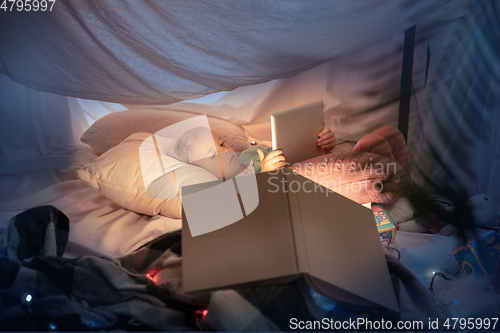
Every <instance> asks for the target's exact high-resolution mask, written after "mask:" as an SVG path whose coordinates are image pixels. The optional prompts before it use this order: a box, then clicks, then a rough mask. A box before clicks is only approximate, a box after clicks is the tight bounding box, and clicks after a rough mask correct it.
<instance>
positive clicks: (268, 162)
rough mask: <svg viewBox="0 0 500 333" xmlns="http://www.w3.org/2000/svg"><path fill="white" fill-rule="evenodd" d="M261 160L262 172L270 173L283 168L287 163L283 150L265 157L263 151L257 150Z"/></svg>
mask: <svg viewBox="0 0 500 333" xmlns="http://www.w3.org/2000/svg"><path fill="white" fill-rule="evenodd" d="M257 153H258V154H259V158H260V172H268V171H273V170H276V169H279V168H281V167H282V166H283V165H284V164H285V163H286V160H285V156H283V152H282V151H281V149H276V150H273V151H272V152H270V153H269V154H267V156H264V153H263V152H262V150H261V149H257Z"/></svg>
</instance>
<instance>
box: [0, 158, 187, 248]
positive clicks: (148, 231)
mask: <svg viewBox="0 0 500 333" xmlns="http://www.w3.org/2000/svg"><path fill="white" fill-rule="evenodd" d="M96 156H97V155H96V154H95V153H94V154H92V153H88V151H86V149H82V150H81V151H79V152H77V153H75V154H74V159H73V163H72V165H70V166H69V167H68V168H67V169H66V170H64V173H65V174H66V175H65V177H63V178H65V179H68V178H69V180H65V181H62V182H59V183H55V184H53V185H51V186H48V187H46V188H44V189H42V190H40V191H36V192H35V193H33V194H31V195H29V196H24V197H21V198H16V199H14V200H12V201H4V202H0V235H1V234H3V232H4V231H5V229H6V228H7V226H8V224H9V220H10V218H11V217H12V216H15V215H16V214H18V213H21V212H23V211H24V210H26V209H29V208H31V207H36V206H40V205H53V206H55V207H57V208H58V209H59V210H61V211H62V212H63V213H64V214H65V215H66V216H67V217H68V218H69V220H70V236H69V244H68V247H67V250H66V253H65V256H71V257H72V256H82V255H99V256H113V257H118V256H122V255H125V254H127V253H130V252H132V251H134V250H135V249H137V248H138V247H140V246H141V245H143V244H145V243H147V242H149V241H150V240H153V239H154V238H156V237H158V236H160V235H162V234H164V233H167V232H170V231H173V230H177V229H179V228H180V227H181V225H182V224H181V220H180V219H170V218H167V217H164V216H147V215H142V214H137V213H134V212H132V211H129V210H127V209H124V208H121V207H120V206H118V205H116V204H114V203H113V202H112V201H110V200H109V199H107V198H105V197H103V196H102V195H101V194H99V193H97V192H95V191H94V190H92V189H90V188H89V187H87V186H86V185H85V184H84V183H83V182H82V181H81V180H79V179H76V177H75V176H74V170H76V169H77V168H78V167H80V166H82V165H84V164H86V163H89V162H90V161H92V160H93V159H94V158H95V157H96ZM71 175H73V176H71ZM11 178H13V179H17V182H18V183H25V184H29V183H33V182H36V181H37V173H36V172H33V173H19V174H17V175H16V174H12V175H11Z"/></svg>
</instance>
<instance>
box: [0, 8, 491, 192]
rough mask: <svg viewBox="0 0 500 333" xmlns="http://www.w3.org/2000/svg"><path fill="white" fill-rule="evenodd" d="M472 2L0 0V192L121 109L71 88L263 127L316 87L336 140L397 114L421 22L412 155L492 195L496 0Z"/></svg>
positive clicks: (264, 130)
mask: <svg viewBox="0 0 500 333" xmlns="http://www.w3.org/2000/svg"><path fill="white" fill-rule="evenodd" d="M464 4H465V5H464ZM472 4H474V2H473V1H468V0H464V1H445V0H438V1H435V0H432V1H431V0H424V1H418V2H416V1H413V0H400V1H382V0H371V1H363V2H354V1H347V0H346V1H314V2H312V1H273V2H269V1H251V2H241V3H240V2H238V3H237V4H236V3H234V2H218V1H198V2H196V3H195V5H193V4H192V3H190V2H182V1H168V2H163V1H148V2H143V1H122V0H114V1H62V0H58V1H57V2H56V4H55V5H54V10H53V11H52V12H40V11H39V12H29V13H26V12H15V11H14V12H3V11H0V72H2V73H4V74H6V75H0V85H1V88H0V107H1V117H2V118H1V122H0V180H1V181H2V185H3V186H2V191H0V192H1V193H0V198H1V199H2V200H7V199H10V198H13V197H21V196H22V195H23V193H24V194H26V193H29V192H30V191H35V190H37V189H41V188H43V187H45V186H48V185H49V184H53V183H55V182H58V181H64V180H66V179H72V177H73V174H72V172H71V170H74V168H76V166H77V163H76V162H75V161H77V160H78V158H76V157H75V154H77V153H78V152H81V149H82V147H83V146H82V145H81V144H80V143H79V138H80V136H81V134H82V133H83V131H84V130H85V129H86V128H88V126H89V124H90V123H91V122H92V121H93V120H95V119H98V118H99V117H101V116H103V115H105V114H107V113H109V112H113V111H116V110H120V109H122V108H121V106H119V105H113V104H106V103H101V102H96V101H88V100H85V101H84V100H81V99H75V98H70V97H71V96H73V97H78V98H91V99H96V100H101V101H113V102H120V103H128V104H127V107H128V108H142V107H143V106H140V105H138V104H148V105H150V106H149V107H152V108H157V109H167V108H168V109H176V110H189V111H191V112H193V111H194V112H199V113H210V114H212V115H217V116H219V117H221V118H225V119H228V120H230V121H232V122H234V123H237V124H240V125H243V126H244V127H245V129H246V130H247V131H248V132H249V133H250V135H252V136H254V137H255V138H258V139H263V140H266V139H269V138H270V136H269V113H271V112H274V111H279V110H282V109H285V108H288V107H293V106H297V105H300V104H303V103H306V102H310V101H313V100H317V99H322V100H323V101H324V103H325V121H326V125H327V126H328V127H330V128H332V130H334V132H335V133H336V135H337V138H338V139H339V140H349V141H356V140H359V139H360V138H361V137H362V136H363V135H365V134H367V133H370V132H371V131H373V130H374V129H375V128H377V127H379V126H380V125H384V124H390V125H394V126H396V124H397V117H398V116H397V110H398V106H399V86H400V73H401V58H402V43H403V35H402V32H403V31H404V30H405V29H407V28H408V27H410V26H412V25H414V24H416V23H418V25H417V45H416V49H415V58H414V67H413V90H414V91H413V97H412V110H411V115H410V116H411V121H410V132H409V139H408V146H409V149H410V155H411V157H412V163H413V166H415V165H418V166H419V167H422V168H423V171H424V172H427V176H431V177H432V180H434V181H440V180H441V179H442V178H443V170H444V169H443V168H442V165H441V166H440V163H441V162H443V161H444V165H445V166H446V167H447V168H449V169H450V170H452V174H453V175H454V177H455V178H454V179H452V180H449V179H448V180H444V182H445V183H446V182H447V183H450V184H452V183H453V182H457V183H461V184H462V185H465V187H466V188H467V190H468V193H470V194H472V193H473V192H474V193H481V192H482V193H487V194H490V195H493V196H494V197H495V198H496V199H497V200H498V201H500V192H499V189H500V186H498V185H497V184H498V182H499V178H498V175H499V174H500V173H499V172H498V168H499V165H500V163H499V162H498V161H499V160H500V141H499V139H500V137H499V136H498V135H497V129H498V128H499V127H500V123H499V121H500V119H499V117H498V113H497V112H495V110H496V105H498V103H496V102H497V101H498V96H497V94H496V91H498V89H497V81H496V79H495V78H498V74H495V73H497V72H498V71H499V69H498V50H497V49H496V48H495V45H499V44H500V43H498V41H497V40H496V39H495V38H497V37H495V36H498V33H497V32H498V19H495V17H498V8H497V7H498V5H496V4H495V3H494V2H489V1H488V2H479V3H476V4H475V6H474V8H473V6H472ZM486 14H487V15H486ZM495 20H496V21H495ZM488 32H489V34H488ZM475 38H478V40H477V41H476V39H475ZM428 48H429V50H430V61H428V60H429V59H428V57H427V49H428ZM314 66H316V67H314ZM474 66H476V68H478V69H480V70H481V71H477V72H474V68H475V67H474ZM306 69H307V70H306ZM427 74H428V75H427ZM7 76H8V77H10V78H11V79H12V80H13V81H15V82H17V83H15V82H12V81H11V80H10V79H9V78H8V77H7ZM472 82H475V85H472ZM480 82H481V84H479V83H480ZM19 83H21V84H19ZM257 83H259V84H257ZM23 85H24V86H23ZM26 86H27V87H29V88H27V87H26ZM30 88H31V89H30ZM231 89H233V90H232V91H230V92H229V93H227V94H225V95H223V96H221V97H220V98H216V99H215V100H213V101H212V102H210V103H189V102H183V103H173V102H178V101H179V100H181V99H191V98H194V97H199V96H202V95H205V94H208V93H210V92H215V91H220V90H231ZM35 90H38V91H35ZM478 91H481V92H482V93H481V94H476V92H478ZM57 94H58V95H57ZM59 95H63V96H65V97H62V96H59ZM66 96H70V97H66ZM172 103H173V104H172ZM471 119H472V120H473V121H471ZM472 123H473V124H474V128H473V130H472V131H471V124H472ZM479 134H481V136H480V135H479ZM431 152H434V153H436V155H435V156H433V155H432V154H431ZM431 160H432V161H433V163H426V162H428V161H431ZM29 173H32V174H31V176H30V177H31V178H29V177H28V174H29ZM21 174H22V176H20V175H21ZM15 175H17V176H19V177H20V178H17V176H15ZM13 189H15V191H16V192H17V193H16V194H14V195H13V194H12V190H13Z"/></svg>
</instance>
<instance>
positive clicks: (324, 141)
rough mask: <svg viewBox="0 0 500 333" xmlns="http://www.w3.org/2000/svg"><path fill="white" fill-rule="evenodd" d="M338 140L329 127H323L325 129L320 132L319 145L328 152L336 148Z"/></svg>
mask: <svg viewBox="0 0 500 333" xmlns="http://www.w3.org/2000/svg"><path fill="white" fill-rule="evenodd" d="M336 143H337V140H336V139H335V133H333V132H332V130H331V129H329V128H328V127H325V128H323V130H322V131H321V132H320V133H319V134H318V146H319V147H321V148H323V149H324V150H326V153H327V154H328V153H329V152H330V150H332V149H333V148H335V145H336Z"/></svg>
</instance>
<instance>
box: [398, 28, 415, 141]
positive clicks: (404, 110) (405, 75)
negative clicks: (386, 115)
mask: <svg viewBox="0 0 500 333" xmlns="http://www.w3.org/2000/svg"><path fill="white" fill-rule="evenodd" d="M415 30H416V29H415V26H413V27H411V28H410V29H408V30H406V31H405V41H404V48H403V70H402V72H401V91H400V95H399V96H400V97H399V119H398V128H399V130H400V131H401V133H403V136H404V138H405V142H406V143H408V123H409V122H410V98H411V83H412V82H411V81H412V71H413V50H414V49H415Z"/></svg>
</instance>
